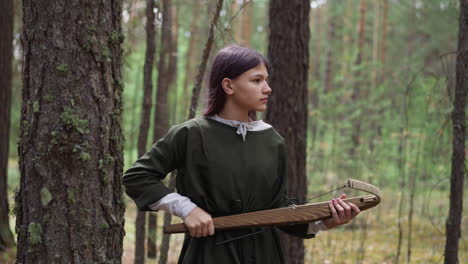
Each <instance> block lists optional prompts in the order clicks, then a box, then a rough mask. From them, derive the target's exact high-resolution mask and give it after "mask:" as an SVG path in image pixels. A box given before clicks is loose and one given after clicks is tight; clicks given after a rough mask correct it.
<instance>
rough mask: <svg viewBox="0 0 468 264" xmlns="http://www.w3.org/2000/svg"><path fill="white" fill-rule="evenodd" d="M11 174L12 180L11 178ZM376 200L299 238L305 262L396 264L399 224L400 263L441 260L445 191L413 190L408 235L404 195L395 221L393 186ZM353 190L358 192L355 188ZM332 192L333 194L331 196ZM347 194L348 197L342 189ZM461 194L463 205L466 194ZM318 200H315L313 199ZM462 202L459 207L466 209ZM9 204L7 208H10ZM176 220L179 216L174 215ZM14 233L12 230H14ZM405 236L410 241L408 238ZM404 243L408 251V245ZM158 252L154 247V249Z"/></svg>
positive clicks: (129, 250) (11, 253)
mask: <svg viewBox="0 0 468 264" xmlns="http://www.w3.org/2000/svg"><path fill="white" fill-rule="evenodd" d="M15 178H16V179H15ZM8 182H9V190H8V192H9V202H10V207H11V205H12V204H13V201H14V200H13V197H14V191H13V189H14V188H13V187H11V186H15V185H16V184H17V183H18V182H19V181H18V175H12V177H10V176H9V180H8ZM383 193H384V197H383V201H382V203H381V204H380V205H379V206H378V207H377V208H373V209H370V210H367V211H363V212H362V213H361V214H359V215H358V216H357V217H356V218H355V219H354V220H353V221H352V222H351V223H350V224H347V225H344V226H341V227H338V228H335V229H333V230H329V231H322V232H320V233H318V234H317V236H316V237H315V238H313V239H306V240H304V244H305V248H306V251H305V263H324V264H331V263H338V264H340V263H343V264H344V263H346V264H348V263H353V264H354V263H362V264H374V263H379V264H385V263H387V264H389V263H396V256H397V252H398V241H399V233H400V229H399V224H400V226H401V234H402V235H401V248H400V257H399V260H400V263H407V259H408V252H410V260H411V263H425V264H426V263H443V260H444V258H443V254H444V245H445V239H446V238H445V219H446V215H447V214H448V205H449V200H448V197H449V196H448V192H447V191H439V190H418V192H417V193H416V195H415V201H414V206H413V208H414V210H413V217H412V230H411V240H410V239H409V234H410V232H409V226H408V223H409V217H408V211H409V204H410V202H409V201H408V195H407V194H406V195H405V201H406V202H404V203H403V204H404V206H403V208H402V212H403V217H401V219H400V220H399V218H398V211H399V200H400V196H401V193H400V192H398V191H395V190H386V189H383ZM358 195H363V193H360V194H358ZM336 196H338V195H336ZM348 196H352V195H350V194H348ZM466 197H467V196H466V195H465V196H464V204H465V205H467V203H468V199H467V198H466ZM125 198H126V200H127V209H126V213H125V232H126V235H125V238H124V253H123V257H122V263H124V264H132V263H133V255H134V242H135V225H134V224H133V223H134V221H135V216H136V207H135V203H134V202H132V201H131V200H130V199H129V198H128V197H127V196H126V197H125ZM316 202H318V201H316ZM466 207H467V206H465V208H466ZM10 209H11V208H10ZM157 216H158V228H159V232H158V237H157V246H158V248H159V244H160V242H161V240H160V239H161V232H160V230H162V223H163V214H162V213H158V214H157ZM15 220H16V219H15V216H14V215H10V226H11V230H12V231H13V232H14V227H15ZM174 222H180V219H174V220H173V223H174ZM467 224H468V214H464V216H463V220H462V235H461V239H460V246H459V257H460V263H468V241H467V240H466V237H467V236H466V235H468V225H467ZM15 236H16V234H15ZM182 241H183V235H180V234H179V235H172V236H171V246H170V249H171V250H170V252H169V257H168V263H177V258H178V255H179V252H180V249H181V246H182ZM408 241H411V243H409V242H408ZM409 247H410V249H411V250H410V251H408V248H409ZM158 254H159V252H158ZM15 256H16V249H15V248H12V249H9V250H7V251H6V252H0V263H2V264H3V263H4V264H8V263H15ZM146 263H149V264H153V263H157V259H147V260H146Z"/></svg>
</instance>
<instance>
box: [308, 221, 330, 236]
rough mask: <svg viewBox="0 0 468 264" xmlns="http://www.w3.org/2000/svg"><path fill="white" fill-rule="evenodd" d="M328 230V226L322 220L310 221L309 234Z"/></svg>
mask: <svg viewBox="0 0 468 264" xmlns="http://www.w3.org/2000/svg"><path fill="white" fill-rule="evenodd" d="M324 230H328V228H327V226H326V225H325V224H324V223H323V222H322V220H319V221H316V222H312V223H309V227H308V229H307V234H308V235H309V234H317V233H318V232H319V231H324Z"/></svg>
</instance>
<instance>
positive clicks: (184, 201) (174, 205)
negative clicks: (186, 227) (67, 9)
mask: <svg viewBox="0 0 468 264" xmlns="http://www.w3.org/2000/svg"><path fill="white" fill-rule="evenodd" d="M195 207H197V205H196V204H194V203H193V202H192V201H190V199H189V198H188V197H185V196H182V195H180V194H178V193H176V192H173V193H170V194H167V195H166V196H164V197H163V198H161V199H160V200H159V201H157V202H155V203H152V204H150V205H149V208H151V209H152V210H154V211H159V210H163V211H166V212H168V213H170V214H173V215H175V216H178V217H181V218H182V219H184V218H185V217H186V216H187V215H188V214H190V212H192V210H193V209H195Z"/></svg>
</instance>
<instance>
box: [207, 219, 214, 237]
mask: <svg viewBox="0 0 468 264" xmlns="http://www.w3.org/2000/svg"><path fill="white" fill-rule="evenodd" d="M208 233H209V235H210V236H212V235H214V224H213V220H212V221H210V224H209V225H208Z"/></svg>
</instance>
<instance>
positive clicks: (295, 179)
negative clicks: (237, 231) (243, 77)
mask: <svg viewBox="0 0 468 264" xmlns="http://www.w3.org/2000/svg"><path fill="white" fill-rule="evenodd" d="M309 12H310V3H309V1H306V0H301V1H294V2H292V3H291V2H287V1H282V0H271V1H270V7H269V30H270V31H269V32H270V35H269V44H268V58H269V60H270V63H271V69H269V74H270V76H271V82H270V83H271V88H272V91H273V92H272V94H271V101H270V105H269V107H268V110H267V113H266V120H267V122H268V123H270V124H272V125H273V126H274V127H275V128H276V129H277V130H278V132H279V133H280V134H281V135H282V136H283V138H284V139H285V140H286V144H287V152H288V170H287V171H288V195H289V196H290V197H295V198H297V199H299V200H304V199H305V197H306V192H307V182H306V171H305V163H306V129H307V98H308V97H307V84H308V83H307V73H308V68H309V48H308V47H309V36H310V29H309ZM291 76H294V78H291ZM281 241H282V242H283V243H282V244H283V248H284V249H283V253H284V256H285V261H286V263H291V264H295V263H304V244H303V240H302V239H300V238H296V237H292V236H289V235H286V234H282V239H281Z"/></svg>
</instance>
